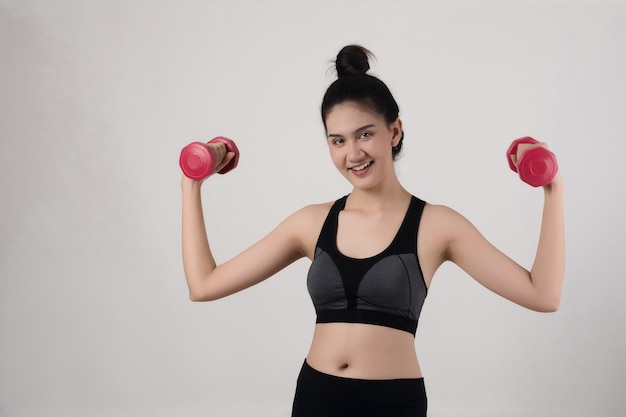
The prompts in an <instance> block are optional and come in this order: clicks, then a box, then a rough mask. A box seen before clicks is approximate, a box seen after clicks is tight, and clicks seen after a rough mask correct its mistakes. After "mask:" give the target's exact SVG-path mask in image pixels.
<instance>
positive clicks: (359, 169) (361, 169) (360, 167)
mask: <svg viewBox="0 0 626 417" xmlns="http://www.w3.org/2000/svg"><path fill="white" fill-rule="evenodd" d="M373 163H374V162H373V161H367V162H363V163H362V164H361V165H357V166H355V167H351V168H349V169H350V170H352V171H356V172H359V171H363V170H364V169H365V168H367V167H369V166H370V165H372V164H373Z"/></svg>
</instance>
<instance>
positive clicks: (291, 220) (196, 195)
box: [181, 177, 312, 301]
mask: <svg viewBox="0 0 626 417" xmlns="http://www.w3.org/2000/svg"><path fill="white" fill-rule="evenodd" d="M201 185H202V182H200V181H193V180H190V179H188V178H186V177H183V179H182V184H181V187H182V194H183V196H182V197H183V210H182V215H183V219H182V248H183V265H184V269H185V277H186V279H187V286H188V287H189V298H190V299H191V300H193V301H210V300H215V299H218V298H222V297H225V296H227V295H230V294H233V293H235V292H237V291H241V290H243V289H245V288H248V287H250V286H252V285H255V284H257V283H259V282H261V281H263V280H264V279H266V278H269V277H270V276H272V275H273V274H275V273H276V272H278V271H280V270H281V269H283V268H285V267H286V266H287V265H289V264H291V263H292V262H294V261H296V260H297V259H299V258H301V257H303V256H306V255H308V252H309V251H308V250H307V245H310V242H309V241H310V237H309V236H312V235H311V231H312V228H311V222H310V221H309V220H310V216H309V215H308V214H307V213H310V212H311V210H308V209H307V208H305V209H302V210H300V211H298V212H296V213H294V214H292V215H291V216H289V217H288V218H287V219H286V220H284V221H283V222H282V223H281V224H279V225H278V226H277V227H276V228H275V229H274V230H273V231H272V232H270V233H269V234H268V235H267V236H266V237H264V238H263V239H262V240H260V241H259V242H257V243H256V244H255V245H253V246H251V247H250V248H249V249H247V250H245V251H244V252H242V253H241V254H239V255H237V256H236V257H234V258H233V259H231V260H229V261H228V262H225V263H223V264H220V265H217V264H216V262H215V259H214V258H213V254H212V253H211V247H210V245H209V241H208V238H207V233H206V227H205V223H204V215H203V209H202V196H201Z"/></svg>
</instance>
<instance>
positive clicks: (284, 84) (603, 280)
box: [0, 0, 626, 417]
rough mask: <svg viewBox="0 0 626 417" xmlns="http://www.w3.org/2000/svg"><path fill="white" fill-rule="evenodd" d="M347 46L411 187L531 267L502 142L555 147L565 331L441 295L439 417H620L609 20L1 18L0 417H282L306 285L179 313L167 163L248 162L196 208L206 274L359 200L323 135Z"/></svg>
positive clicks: (528, 231)
mask: <svg viewBox="0 0 626 417" xmlns="http://www.w3.org/2000/svg"><path fill="white" fill-rule="evenodd" d="M348 43H360V44H363V45H364V46H366V47H368V48H369V49H371V50H372V51H373V52H374V53H375V54H376V56H377V61H376V62H374V63H373V68H372V72H373V73H374V74H375V75H378V76H380V77H381V78H382V79H383V80H384V81H385V82H386V83H387V84H388V85H389V87H390V88H391V90H392V92H393V93H394V94H395V96H396V99H397V100H398V102H399V104H400V109H401V117H402V118H403V120H404V126H405V133H406V139H405V152H404V157H403V158H402V159H401V160H400V161H399V162H398V163H397V172H398V175H399V176H400V178H401V181H402V182H403V184H404V185H405V186H406V187H407V188H408V189H409V190H410V191H411V192H412V193H414V194H415V195H418V196H419V197H421V198H423V199H425V200H427V201H429V202H432V203H439V204H446V205H449V206H451V207H453V208H454V209H456V210H458V211H460V212H461V213H462V214H464V215H465V216H466V217H468V218H469V219H470V220H471V221H472V222H474V223H475V224H476V225H477V226H478V228H479V229H480V230H481V231H482V232H483V234H484V235H485V236H486V237H487V238H488V239H489V240H491V241H492V242H493V243H494V244H496V246H498V247H499V248H500V249H501V250H503V251H504V252H505V253H507V254H508V255H510V256H511V257H513V258H514V259H515V260H517V261H518V262H520V263H521V264H523V265H525V266H527V267H530V265H531V264H532V260H533V257H534V251H535V247H536V241H537V235H538V228H539V221H540V215H541V206H542V194H543V193H542V192H541V190H538V189H534V188H532V187H530V186H527V185H526V184H524V183H522V182H521V181H520V180H519V178H517V177H516V175H515V174H514V173H512V172H511V171H510V170H509V168H508V166H507V163H506V159H505V155H504V154H505V151H506V148H507V147H508V145H509V143H510V142H511V141H512V140H513V139H515V138H518V137H521V136H526V135H530V136H534V137H535V138H537V139H540V140H543V141H546V142H548V143H549V144H550V146H551V149H552V150H554V151H555V153H556V154H557V156H558V158H559V163H560V166H561V170H562V173H563V177H564V180H565V184H566V223H567V251H568V258H567V276H566V282H565V287H564V289H563V297H562V304H561V309H560V311H559V312H557V313H555V314H540V313H534V312H531V311H527V310H525V309H523V308H521V307H518V306H516V305H514V304H512V303H510V302H508V301H506V300H503V299H501V298H499V297H497V296H496V295H494V294H492V293H490V292H488V291H487V290H485V289H484V288H482V287H481V286H479V285H478V284H477V283H475V282H474V281H473V280H472V279H471V278H469V277H467V276H466V275H465V274H463V273H462V272H461V271H460V270H459V269H458V268H457V267H455V266H454V265H451V264H446V265H444V266H443V267H442V268H441V269H440V271H439V272H438V274H437V275H436V277H435V280H434V282H433V284H432V287H431V290H430V293H429V296H428V299H427V302H426V305H425V307H424V311H423V314H422V318H421V321H420V325H419V329H418V333H417V338H416V347H417V350H418V354H419V357H420V360H421V363H422V367H423V371H424V374H425V378H426V383H427V391H428V397H429V415H430V416H432V417H439V416H441V417H447V416H463V417H469V416H481V417H485V416H493V417H502V416H520V417H521V416H524V417H526V416H535V417H537V416H564V417H565V416H567V417H576V416H585V417H589V416H593V417H600V416H607V417H612V416H623V415H624V413H625V412H626V400H625V396H624V384H623V381H624V373H625V371H626V359H625V355H626V354H625V352H624V348H625V346H626V336H625V334H626V331H625V330H626V326H625V324H626V309H625V307H624V301H625V298H626V284H625V282H626V280H625V278H626V266H625V262H624V261H625V259H624V249H625V248H626V221H625V220H624V208H625V206H626V204H625V201H624V200H625V192H624V189H625V187H624V184H625V180H626V178H625V174H626V172H625V169H624V158H625V157H626V152H625V143H626V46H625V45H626V4H625V3H624V2H618V1H614V2H609V1H576V2H574V1H572V2H567V1H521V0H519V1H502V2H497V1H486V0H483V1H479V0H468V1H458V2H452V1H408V0H404V1H402V0H394V1H385V2H383V1H339V0H335V1H308V0H307V1H281V0H268V1H256V2H255V1H226V0H223V1H200V0H196V1H191V0H184V1H164V0H160V1H147V0H146V1H139V0H132V1H121V0H117V1H104V0H102V1H87V0H85V1H78V0H74V1H68V0H59V1H54V2H52V1H43V0H42V1H34V0H28V1H21V0H19V1H18V0H13V1H11V0H0V64H1V65H0V140H1V145H0V146H1V147H0V192H1V193H0V198H1V204H0V213H1V216H0V416H2V417H26V416H28V417H31V416H32V417H39V416H41V417H55V416H63V417H72V416H77V417H78V416H80V417H83V416H107V417H108V416H111V417H122V416H150V417H158V416H177V417H178V416H181V417H187V416H190V417H191V416H218V417H230V416H254V417H259V416H288V415H289V412H290V407H291V401H292V398H293V390H294V387H295V380H296V377H297V374H298V371H299V369H300V366H301V364H302V361H303V359H304V357H305V355H306V353H307V349H308V346H309V342H310V338H311V334H312V330H313V326H314V321H315V316H314V311H313V307H312V304H311V301H310V299H309V298H308V294H307V292H306V285H305V278H306V272H307V268H308V265H309V262H308V261H305V260H301V261H299V262H297V263H295V264H294V265H292V266H291V267H289V268H287V269H286V270H284V271H282V272H281V273H279V274H278V275H277V276H275V277H273V278H272V279H270V280H268V281H266V282H264V283H262V284H260V285H259V286H257V287H254V288H252V289H249V290H247V291H244V292H242V293H239V294H236V295H234V296H232V297H229V298H226V299H223V300H220V301H217V302H213V303H192V302H190V301H188V294H187V288H186V285H185V280H184V276H183V271H182V264H181V256H180V252H181V248H180V214H181V213H180V175H181V174H180V169H179V167H178V155H179V152H180V149H181V148H182V147H183V146H184V145H186V144H187V143H189V142H191V141H195V140H208V139H210V138H212V137H213V136H217V135H224V136H228V137H231V138H233V139H235V140H236V141H237V144H238V146H239V148H240V150H241V159H240V165H239V167H238V168H237V169H236V170H235V171H233V172H232V173H231V174H229V175H225V176H216V177H214V178H211V179H210V180H209V181H207V182H206V183H205V184H204V190H203V196H204V200H205V212H206V216H207V219H208V220H207V223H208V229H209V234H210V239H211V242H212V245H213V248H214V252H215V255H216V257H217V259H218V260H224V259H227V258H229V257H230V256H233V255H235V254H236V253H238V252H239V251H241V250H242V249H244V248H246V247H247V246H249V245H250V244H252V243H254V242H255V241H256V240H257V239H259V238H260V237H262V236H263V235H264V234H265V233H267V232H268V231H270V230H271V229H272V228H273V227H274V226H275V225H276V224H277V223H278V222H280V221H281V220H282V219H283V218H285V217H286V216H287V215H289V214H290V213H292V212H293V211H295V210H297V209H299V208H300V207H302V206H304V205H307V204H311V203H317V202H323V201H330V200H334V199H336V198H338V197H340V196H342V195H344V194H346V193H348V192H349V191H350V188H349V184H348V183H347V182H346V181H345V180H344V179H343V178H342V177H341V176H340V175H339V174H338V173H337V172H336V171H335V169H334V168H333V166H332V164H331V162H330V159H329V157H328V155H327V149H326V145H325V141H324V132H323V127H322V123H321V120H320V116H319V105H320V102H321V97H322V95H323V93H324V91H325V88H326V87H327V86H328V85H329V84H330V82H332V81H333V79H334V73H333V71H329V68H331V64H330V61H331V60H332V59H334V57H335V55H336V53H337V52H338V51H339V49H340V48H341V47H342V46H344V45H345V44H348Z"/></svg>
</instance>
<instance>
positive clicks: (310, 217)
mask: <svg viewBox="0 0 626 417" xmlns="http://www.w3.org/2000/svg"><path fill="white" fill-rule="evenodd" d="M334 203H335V201H327V202H324V203H314V204H309V205H307V206H304V207H302V208H301V209H299V210H298V211H296V212H295V213H293V214H292V217H295V218H297V219H299V220H302V221H304V222H315V221H316V220H317V221H319V220H320V219H321V220H322V221H323V220H324V219H325V218H326V216H328V212H329V211H330V208H331V207H332V206H333V204H334Z"/></svg>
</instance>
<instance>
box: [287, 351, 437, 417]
mask: <svg viewBox="0 0 626 417" xmlns="http://www.w3.org/2000/svg"><path fill="white" fill-rule="evenodd" d="M321 416H323V417H335V416H337V417H339V416H341V417H351V416H358V417H425V416H426V389H425V387H424V378H414V379H390V380H370V379H353V378H343V377H339V376H334V375H328V374H325V373H322V372H320V371H317V370H315V369H313V368H311V367H310V366H309V364H308V363H307V362H306V361H305V362H304V365H302V370H301V371H300V375H299V376H298V384H297V386H296V395H295V398H294V401H293V411H292V414H291V417H321Z"/></svg>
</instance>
